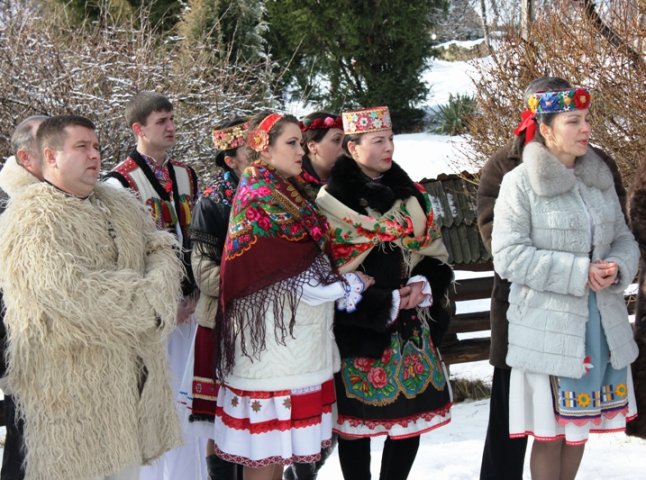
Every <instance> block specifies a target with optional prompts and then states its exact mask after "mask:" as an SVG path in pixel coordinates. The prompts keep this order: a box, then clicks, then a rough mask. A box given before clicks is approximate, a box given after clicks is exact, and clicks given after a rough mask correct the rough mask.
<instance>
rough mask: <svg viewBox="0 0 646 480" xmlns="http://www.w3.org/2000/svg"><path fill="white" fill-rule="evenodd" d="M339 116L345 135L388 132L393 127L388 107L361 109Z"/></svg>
mask: <svg viewBox="0 0 646 480" xmlns="http://www.w3.org/2000/svg"><path fill="white" fill-rule="evenodd" d="M341 116H342V118H343V132H344V133H345V134H346V135H351V134H354V133H370V132H379V131H381V130H390V129H391V128H392V127H393V124H392V122H391V121H390V111H389V110H388V107H373V108H363V109H361V110H353V111H351V112H343V113H342V114H341Z"/></svg>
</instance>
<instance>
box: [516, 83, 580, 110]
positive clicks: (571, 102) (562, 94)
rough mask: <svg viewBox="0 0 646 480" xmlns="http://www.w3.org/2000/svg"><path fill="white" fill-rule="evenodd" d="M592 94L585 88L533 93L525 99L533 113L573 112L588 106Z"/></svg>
mask: <svg viewBox="0 0 646 480" xmlns="http://www.w3.org/2000/svg"><path fill="white" fill-rule="evenodd" d="M591 100H592V95H591V94H590V92H589V91H587V90H586V89H585V88H575V89H572V90H561V91H557V92H541V93H535V94H533V95H531V96H530V97H529V99H528V100H527V107H528V108H529V110H530V111H531V112H532V113H533V114H541V113H561V112H573V111H574V110H585V109H587V108H590V101H591Z"/></svg>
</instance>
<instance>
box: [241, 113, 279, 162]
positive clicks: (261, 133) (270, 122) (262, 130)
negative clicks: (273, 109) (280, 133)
mask: <svg viewBox="0 0 646 480" xmlns="http://www.w3.org/2000/svg"><path fill="white" fill-rule="evenodd" d="M281 118H283V116H282V115H280V114H278V113H271V114H269V115H267V116H266V117H265V118H263V119H262V122H260V124H259V125H258V126H257V127H256V128H254V129H253V130H252V131H251V132H249V136H248V138H247V145H248V146H249V148H251V149H252V150H255V151H256V152H262V151H263V150H265V149H266V148H267V147H268V146H269V132H270V131H271V129H272V128H273V127H274V125H276V122H278V120H280V119H281Z"/></svg>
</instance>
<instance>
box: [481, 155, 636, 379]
mask: <svg viewBox="0 0 646 480" xmlns="http://www.w3.org/2000/svg"><path fill="white" fill-rule="evenodd" d="M494 218H495V221H494V226H493V232H492V253H493V257H494V268H495V270H496V272H498V274H499V275H500V276H501V277H502V278H506V279H508V280H509V281H510V282H511V284H512V285H511V290H510V294H509V304H510V305H509V310H508V312H507V318H508V320H509V350H508V353H507V364H508V365H510V366H511V367H517V368H522V369H525V370H529V371H533V372H539V373H546V374H550V375H558V376H564V377H572V378H579V377H581V376H582V375H583V374H584V372H585V369H584V364H583V359H584V357H585V345H584V341H585V328H586V322H587V320H588V303H587V302H588V288H587V286H586V284H587V279H588V270H589V266H590V262H591V261H594V260H597V259H605V260H608V261H614V262H617V264H618V266H619V279H620V281H619V283H618V284H617V285H612V286H610V287H608V288H606V289H604V290H602V291H600V292H598V293H597V305H598V307H599V310H600V312H601V320H602V325H603V330H604V333H605V335H606V339H607V341H608V345H609V347H610V361H611V363H612V365H613V367H614V368H622V367H625V366H627V365H629V364H630V363H631V362H632V361H634V360H635V358H636V356H637V345H636V344H635V341H634V340H633V335H632V330H631V327H630V324H629V323H628V313H627V310H626V305H625V303H624V298H623V291H624V289H625V288H626V286H627V285H628V284H630V283H631V282H632V280H633V278H634V277H635V273H636V271H637V260H638V258H639V250H638V248H637V243H636V242H635V239H634V238H633V235H632V233H631V232H630V230H629V229H628V227H627V226H626V222H625V220H624V216H623V214H622V211H621V207H620V205H619V200H618V198H617V194H616V193H615V189H614V184H613V179H612V174H611V173H610V170H609V168H608V167H607V166H606V165H605V163H604V162H603V161H602V160H601V159H600V158H599V157H598V156H597V155H596V154H595V153H594V151H593V150H592V149H588V152H587V153H586V154H585V155H584V156H583V157H580V158H578V159H577V161H576V163H575V168H574V169H567V168H566V167H565V166H564V165H563V164H562V163H561V162H559V161H558V160H557V159H556V158H555V157H554V156H552V155H551V153H550V152H549V151H548V150H547V148H545V147H544V146H543V145H541V144H539V143H536V142H533V143H530V144H529V145H527V146H526V147H525V150H524V151H523V163H522V164H521V165H520V166H518V167H517V168H515V169H514V170H512V171H511V172H509V173H508V174H507V175H505V177H504V178H503V181H502V184H501V186H500V194H499V196H498V199H497V201H496V204H495V209H494Z"/></svg>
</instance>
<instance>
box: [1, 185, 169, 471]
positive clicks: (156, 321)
mask: <svg viewBox="0 0 646 480" xmlns="http://www.w3.org/2000/svg"><path fill="white" fill-rule="evenodd" d="M176 248H177V247H176V241H175V239H174V238H173V236H172V235H170V234H168V233H166V232H160V231H157V230H156V229H155V226H154V224H153V223H152V220H151V219H150V215H149V214H148V213H147V212H146V211H145V210H144V208H143V207H142V206H141V204H140V203H139V202H138V201H137V200H136V199H135V198H134V197H133V196H132V194H130V193H129V192H126V191H120V190H117V189H113V188H110V187H108V186H102V185H97V186H96V189H95V191H94V193H92V194H91V195H90V196H89V197H88V198H86V199H79V198H77V197H73V196H70V195H68V194H66V193H64V192H62V191H61V190H59V189H57V188H56V187H54V186H52V185H50V184H48V183H45V182H43V183H38V184H36V185H32V186H30V187H27V188H25V189H24V190H22V191H21V192H19V193H18V194H17V195H15V196H14V197H12V198H11V200H10V202H9V206H8V208H7V210H6V211H5V213H4V214H3V215H2V217H1V218H0V285H1V287H2V289H3V291H4V293H5V303H6V315H5V321H6V324H7V329H8V339H9V342H8V350H7V360H8V368H7V373H6V377H5V378H4V379H3V386H2V387H3V390H6V391H7V392H8V393H10V394H12V395H14V398H15V400H16V404H17V411H18V414H19V415H21V416H24V418H26V419H27V421H26V424H25V445H26V466H27V470H26V478H27V479H28V480H87V479H89V478H95V477H97V476H99V477H102V476H105V475H109V474H111V473H114V472H116V471H119V470H121V469H123V468H125V467H127V466H130V465H139V464H142V463H146V462H149V461H150V460H152V459H154V458H156V457H158V456H159V455H161V454H162V453H164V452H165V451H167V450H169V449H171V448H174V447H176V446H178V445H179V444H180V441H181V439H180V432H179V424H178V419H177V415H176V413H175V407H174V398H173V395H172V392H171V388H170V384H169V371H168V367H167V364H166V355H165V343H164V342H163V338H164V336H165V335H166V334H167V333H168V332H170V330H171V329H172V328H173V326H174V319H175V312H176V309H177V301H178V298H179V296H180V284H179V279H180V278H181V276H182V266H181V263H180V261H179V260H178V258H177V255H176V253H175V250H176Z"/></svg>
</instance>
